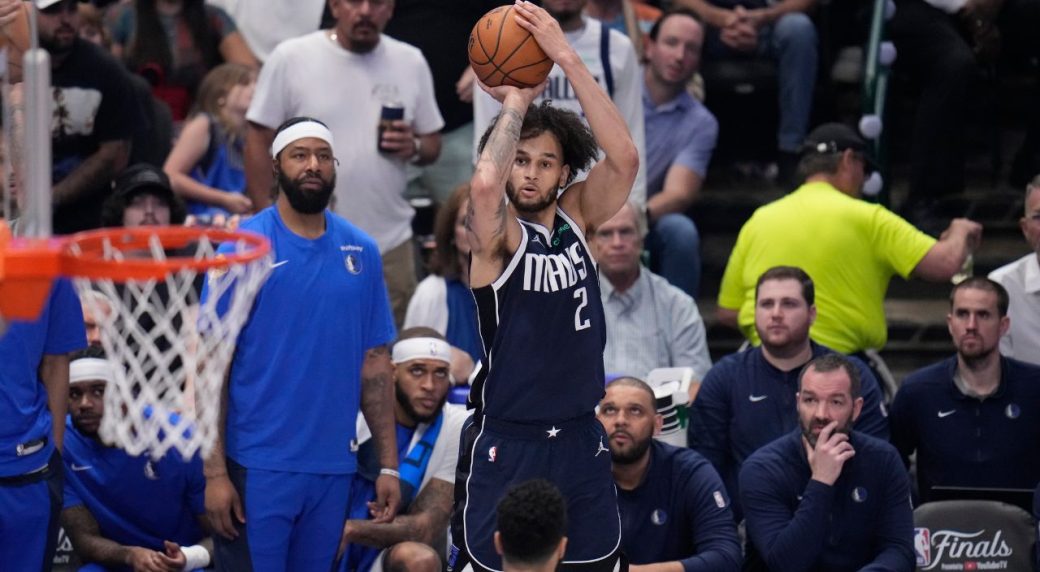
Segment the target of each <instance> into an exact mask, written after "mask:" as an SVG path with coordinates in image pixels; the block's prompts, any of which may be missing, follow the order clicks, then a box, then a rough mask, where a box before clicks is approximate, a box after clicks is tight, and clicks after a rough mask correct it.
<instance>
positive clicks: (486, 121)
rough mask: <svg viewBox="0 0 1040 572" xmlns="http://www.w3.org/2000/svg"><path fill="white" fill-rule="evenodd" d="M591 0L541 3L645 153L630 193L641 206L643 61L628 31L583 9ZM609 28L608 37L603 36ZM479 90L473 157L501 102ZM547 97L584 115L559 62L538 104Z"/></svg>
mask: <svg viewBox="0 0 1040 572" xmlns="http://www.w3.org/2000/svg"><path fill="white" fill-rule="evenodd" d="M586 3H587V0H544V1H543V2H542V6H543V7H544V8H545V10H546V11H547V12H549V14H550V15H552V17H553V18H555V19H556V21H557V22H559V24H560V28H561V29H562V30H563V32H564V34H565V35H566V37H567V41H568V42H569V43H570V44H571V46H572V47H573V48H574V50H575V51H576V52H578V55H579V56H580V57H581V60H582V61H583V62H585V65H586V66H587V67H588V68H589V71H590V72H591V73H592V75H593V76H595V77H596V78H597V79H598V80H599V82H600V86H601V87H603V91H605V92H607V95H609V96H610V99H611V100H612V101H613V102H614V105H615V106H617V108H618V111H619V112H620V113H621V117H622V118H623V119H624V120H625V124H626V125H628V130H629V132H630V134H631V135H632V140H633V141H634V142H635V144H636V148H637V149H638V150H639V159H640V160H639V173H638V174H637V175H636V181H635V183H634V184H633V185H632V194H631V197H630V198H631V199H632V200H634V201H635V202H636V204H638V205H640V207H642V205H644V204H645V203H646V169H645V165H646V145H645V137H646V131H645V129H644V126H643V106H642V104H641V103H640V88H639V73H640V69H639V61H638V60H637V59H636V52H635V49H634V48H633V47H632V42H630V41H629V39H628V38H627V37H626V36H625V35H624V34H622V33H621V32H618V31H616V30H611V29H610V28H608V27H607V26H606V24H603V23H601V22H597V21H595V20H590V19H589V18H586V17H585V16H584V15H583V13H582V10H583V9H584V8H585V5H586ZM604 34H606V39H604V38H603V35H604ZM605 64H606V65H605ZM476 91H477V93H476V94H475V95H474V96H473V135H474V137H473V150H474V155H473V158H474V163H475V162H476V158H477V155H479V154H478V153H476V149H477V147H478V146H479V144H480V138H481V137H483V136H484V133H485V132H486V131H487V129H488V126H489V125H491V120H492V119H494V118H495V116H496V115H497V114H498V112H499V110H500V109H501V108H502V106H501V104H499V103H498V102H496V101H495V100H494V98H492V97H491V95H489V94H487V93H485V92H484V91H483V90H479V89H478V90H476ZM543 100H551V101H552V104H553V106H554V107H559V108H562V109H569V110H571V111H573V112H575V113H577V114H578V115H581V116H584V112H583V111H582V109H581V106H580V105H579V104H578V96H577V95H575V93H574V89H572V88H571V84H570V82H569V81H568V80H567V78H566V77H565V76H564V74H563V70H562V69H561V68H560V66H558V65H557V66H554V67H553V69H552V71H551V72H549V83H548V84H547V86H546V88H545V91H544V92H542V94H541V95H540V96H539V97H538V98H536V99H535V101H534V104H535V105H537V104H539V103H540V102H541V101H543ZM576 177H577V178H576V180H581V179H584V178H585V173H581V174H578V175H576Z"/></svg>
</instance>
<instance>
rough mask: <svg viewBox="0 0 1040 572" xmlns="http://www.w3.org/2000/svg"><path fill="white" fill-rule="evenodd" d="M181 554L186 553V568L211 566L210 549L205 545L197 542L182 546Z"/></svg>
mask: <svg viewBox="0 0 1040 572" xmlns="http://www.w3.org/2000/svg"><path fill="white" fill-rule="evenodd" d="M181 554H183V555H184V559H185V560H186V561H187V563H186V564H185V565H184V569H185V570H198V569H199V568H205V567H207V566H209V560H210V557H209V550H206V548H205V547H203V546H199V545H198V544H195V545H193V546H182V547H181Z"/></svg>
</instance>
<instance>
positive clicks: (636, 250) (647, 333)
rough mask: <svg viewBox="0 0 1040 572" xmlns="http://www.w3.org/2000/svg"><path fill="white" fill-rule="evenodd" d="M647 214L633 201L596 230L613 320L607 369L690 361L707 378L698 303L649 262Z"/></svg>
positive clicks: (638, 372)
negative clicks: (643, 260) (645, 255)
mask: <svg viewBox="0 0 1040 572" xmlns="http://www.w3.org/2000/svg"><path fill="white" fill-rule="evenodd" d="M644 225H645V220H644V219H643V217H642V213H641V212H640V211H639V207H637V206H636V205H635V204H634V203H632V202H628V203H627V204H625V205H624V206H623V207H621V210H619V211H618V212H617V214H615V215H614V216H613V217H612V218H611V219H610V220H608V221H607V222H605V223H603V224H601V225H600V226H599V227H598V228H597V229H596V230H595V232H594V234H593V239H592V244H593V252H594V253H595V257H596V261H597V262H598V263H599V269H600V272H599V284H600V297H601V298H602V300H603V312H604V314H605V317H606V320H607V345H606V348H605V350H604V352H603V359H604V362H605V363H604V366H605V371H606V372H607V373H614V374H625V375H631V376H646V374H647V373H649V372H650V370H652V369H655V368H658V367H689V368H692V369H693V374H694V378H696V379H703V378H704V375H705V374H707V373H708V370H709V369H711V356H709V355H708V342H707V337H706V336H705V334H704V321H703V320H702V319H701V315H700V312H698V311H697V303H696V302H695V301H694V300H693V298H690V297H689V296H688V295H687V294H685V293H684V292H683V291H682V290H680V289H678V288H676V287H675V286H672V285H671V284H669V283H668V281H667V280H665V279H664V278H662V277H660V276H658V275H656V274H654V273H653V272H650V271H649V270H647V269H646V268H643V267H642V266H641V265H640V263H639V258H640V255H641V254H642V252H643V238H642V237H643V235H644V233H645V228H646V227H645V226H644Z"/></svg>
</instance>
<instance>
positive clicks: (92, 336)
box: [79, 290, 112, 348]
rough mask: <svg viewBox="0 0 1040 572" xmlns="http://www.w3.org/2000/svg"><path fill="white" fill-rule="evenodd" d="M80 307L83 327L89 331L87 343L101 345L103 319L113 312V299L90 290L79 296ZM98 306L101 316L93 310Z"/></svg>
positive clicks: (94, 345) (93, 345) (96, 346)
mask: <svg viewBox="0 0 1040 572" xmlns="http://www.w3.org/2000/svg"><path fill="white" fill-rule="evenodd" d="M79 302H80V308H81V309H82V310H83V327H84V328H86V331H87V345H88V346H90V347H94V348H100V347H101V326H100V324H101V321H102V320H104V319H105V318H107V317H108V316H109V315H111V313H112V301H111V300H110V299H109V298H108V296H106V295H105V294H102V293H101V292H98V291H96V290H88V291H85V292H83V293H82V294H80V296H79ZM94 308H97V309H98V310H99V311H98V313H99V314H102V315H100V316H97V315H95V312H94V311H93V310H94Z"/></svg>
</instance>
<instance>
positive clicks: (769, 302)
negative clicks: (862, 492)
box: [687, 266, 889, 520]
mask: <svg viewBox="0 0 1040 572" xmlns="http://www.w3.org/2000/svg"><path fill="white" fill-rule="evenodd" d="M815 302H816V292H815V286H814V285H813V281H812V279H811V278H810V277H809V275H808V274H806V273H805V271H803V270H802V269H801V268H797V267H794V266H775V267H773V268H770V269H769V270H767V271H765V272H764V273H763V274H762V275H761V276H759V278H758V284H757V285H756V287H755V330H756V331H757V332H758V335H759V337H760V338H761V339H762V345H760V346H758V347H756V348H750V349H748V350H745V351H743V352H738V353H735V354H732V355H729V356H726V357H725V358H723V359H721V360H719V362H718V363H717V364H715V367H713V368H711V371H709V372H708V375H707V376H705V378H704V382H703V383H702V384H701V389H700V391H699V392H697V399H696V400H695V401H694V402H693V403H692V404H691V405H690V424H689V426H688V428H687V438H688V441H689V443H690V447H691V448H692V449H694V450H695V451H697V452H698V453H700V454H702V455H704V456H705V457H707V458H708V460H709V461H711V462H712V464H714V465H715V469H716V470H717V471H718V472H719V474H720V475H722V479H723V481H724V482H725V483H726V489H727V490H729V492H730V494H731V495H733V496H734V503H733V513H734V514H735V515H736V517H737V519H738V520H740V518H741V517H742V515H743V511H742V510H741V504H740V502H739V500H738V499H739V494H738V482H737V475H739V474H740V467H741V465H742V464H743V463H744V460H745V459H747V458H748V457H749V456H750V455H751V453H754V452H755V451H756V450H757V449H758V448H759V447H761V446H763V445H765V444H766V443H769V442H770V441H773V440H774V439H776V438H778V437H780V436H781V435H784V434H786V433H788V432H790V431H791V430H792V429H794V428H795V427H797V426H798V408H797V407H796V406H795V394H796V393H797V392H798V376H799V374H801V372H802V368H803V367H805V364H807V363H809V360H811V359H813V358H817V357H820V356H823V355H827V354H829V353H833V350H831V349H830V348H827V347H825V346H822V345H820V344H818V343H816V342H814V341H813V340H812V339H811V338H810V337H809V328H810V326H812V324H813V322H814V321H815V320H816V304H815ZM849 359H850V361H851V362H852V363H853V364H855V366H856V369H857V370H858V371H859V376H860V380H861V387H862V390H861V393H862V395H863V414H862V415H860V416H859V417H858V418H857V419H856V424H855V429H856V430H857V431H861V432H863V433H866V434H868V435H871V436H873V437H877V438H878V439H883V440H886V441H887V440H888V435H889V433H888V414H887V412H886V411H885V408H884V405H883V403H882V395H881V390H880V388H879V387H878V383H877V380H876V379H875V378H874V374H872V373H871V372H870V369H869V368H868V367H867V366H866V364H864V363H863V362H862V361H860V360H858V359H856V358H849Z"/></svg>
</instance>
